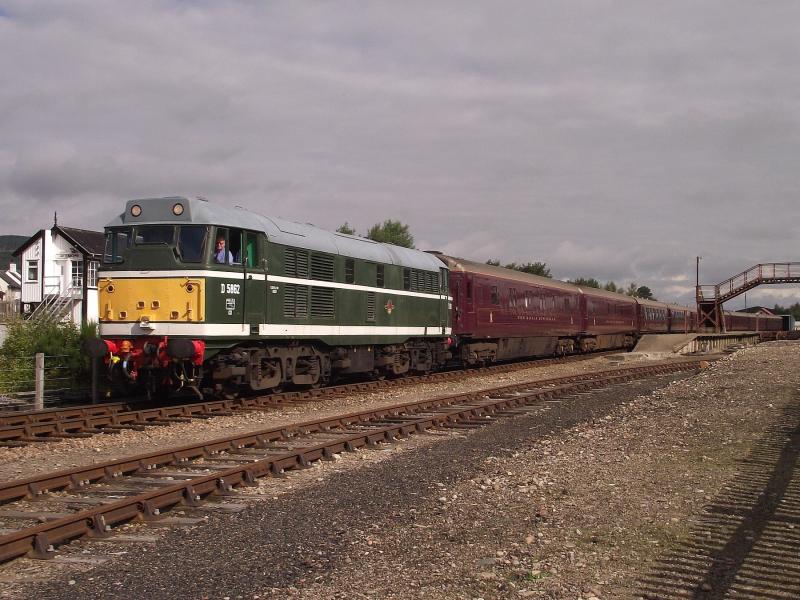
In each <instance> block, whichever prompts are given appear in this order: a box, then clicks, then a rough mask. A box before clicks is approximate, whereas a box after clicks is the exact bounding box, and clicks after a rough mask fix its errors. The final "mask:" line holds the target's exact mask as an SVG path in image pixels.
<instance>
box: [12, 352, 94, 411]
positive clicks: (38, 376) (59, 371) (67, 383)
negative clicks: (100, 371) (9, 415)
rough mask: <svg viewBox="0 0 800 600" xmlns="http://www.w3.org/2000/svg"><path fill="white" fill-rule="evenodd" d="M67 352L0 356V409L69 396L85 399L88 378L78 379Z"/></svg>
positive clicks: (37, 405) (48, 402)
mask: <svg viewBox="0 0 800 600" xmlns="http://www.w3.org/2000/svg"><path fill="white" fill-rule="evenodd" d="M69 358H70V356H69V355H66V354H55V355H44V354H36V355H34V356H18V357H3V358H2V361H0V410H25V409H28V408H33V409H35V410H39V409H42V408H44V407H47V406H54V405H58V404H61V403H63V402H64V401H65V400H70V399H88V398H89V397H90V396H91V382H87V381H81V380H79V379H78V377H77V376H76V374H75V371H74V367H72V366H70V365H68V364H67V362H68V359H69Z"/></svg>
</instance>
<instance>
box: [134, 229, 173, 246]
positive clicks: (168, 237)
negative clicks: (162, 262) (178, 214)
mask: <svg viewBox="0 0 800 600" xmlns="http://www.w3.org/2000/svg"><path fill="white" fill-rule="evenodd" d="M135 240H136V245H137V246H156V245H165V246H172V244H173V243H174V241H175V227H174V226H172V225H139V226H138V227H137V228H136V238H135Z"/></svg>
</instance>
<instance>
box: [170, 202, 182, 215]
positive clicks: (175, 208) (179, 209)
mask: <svg viewBox="0 0 800 600" xmlns="http://www.w3.org/2000/svg"><path fill="white" fill-rule="evenodd" d="M172 214H173V215H175V216H176V217H180V216H181V215H182V214H183V204H181V203H180V202H178V203H177V204H176V205H175V206H173V207H172Z"/></svg>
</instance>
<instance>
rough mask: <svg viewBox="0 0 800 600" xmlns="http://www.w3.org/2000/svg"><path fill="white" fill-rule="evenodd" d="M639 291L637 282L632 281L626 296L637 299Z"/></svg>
mask: <svg viewBox="0 0 800 600" xmlns="http://www.w3.org/2000/svg"><path fill="white" fill-rule="evenodd" d="M638 289H639V286H638V285H636V282H635V281H631V282H630V283H629V284H628V289H627V290H625V295H626V296H632V297H634V298H635V297H636V290H638Z"/></svg>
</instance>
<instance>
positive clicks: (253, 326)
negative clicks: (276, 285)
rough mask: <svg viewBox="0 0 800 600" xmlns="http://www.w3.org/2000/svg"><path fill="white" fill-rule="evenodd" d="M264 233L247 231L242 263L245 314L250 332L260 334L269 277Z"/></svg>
mask: <svg viewBox="0 0 800 600" xmlns="http://www.w3.org/2000/svg"><path fill="white" fill-rule="evenodd" d="M262 237H263V235H262V234H259V233H255V232H253V231H245V232H244V236H243V242H244V243H243V247H242V263H243V267H244V294H245V296H244V305H245V306H244V308H245V310H244V314H245V321H246V323H247V324H249V326H250V334H251V335H258V326H259V325H260V324H261V323H265V322H266V317H265V314H266V308H267V306H266V303H267V293H266V291H265V288H266V286H267V281H266V279H267V277H266V272H265V266H266V261H265V260H264V252H265V251H266V247H265V244H263V243H262V240H261V239H260V238H262Z"/></svg>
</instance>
